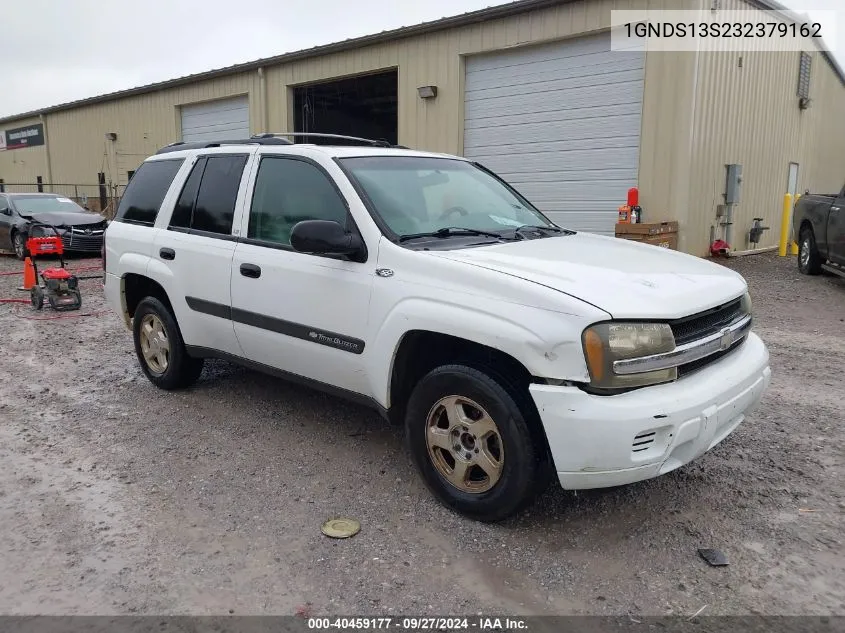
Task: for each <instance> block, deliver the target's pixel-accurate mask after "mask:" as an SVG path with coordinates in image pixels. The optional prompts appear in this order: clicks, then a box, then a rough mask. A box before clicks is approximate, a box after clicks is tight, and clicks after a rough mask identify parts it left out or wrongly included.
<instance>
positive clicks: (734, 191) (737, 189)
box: [725, 165, 742, 204]
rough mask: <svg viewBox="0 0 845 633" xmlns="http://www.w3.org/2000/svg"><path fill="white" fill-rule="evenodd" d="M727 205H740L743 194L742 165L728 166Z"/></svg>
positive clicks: (726, 183)
mask: <svg viewBox="0 0 845 633" xmlns="http://www.w3.org/2000/svg"><path fill="white" fill-rule="evenodd" d="M726 168H727V181H726V182H725V204H739V198H740V194H741V193H742V165H726Z"/></svg>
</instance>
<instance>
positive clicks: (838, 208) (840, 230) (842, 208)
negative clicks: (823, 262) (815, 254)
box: [827, 188, 845, 266]
mask: <svg viewBox="0 0 845 633" xmlns="http://www.w3.org/2000/svg"><path fill="white" fill-rule="evenodd" d="M827 253H828V254H827V257H828V259H829V260H830V261H832V262H834V263H836V264H839V265H840V266H845V188H843V190H842V192H841V193H840V195H839V197H838V198H837V199H836V200H834V202H833V204H832V205H831V206H830V215H828V218H827Z"/></svg>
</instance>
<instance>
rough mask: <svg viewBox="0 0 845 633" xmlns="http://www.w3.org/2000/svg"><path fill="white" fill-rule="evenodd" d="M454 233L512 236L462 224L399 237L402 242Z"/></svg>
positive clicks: (502, 237) (496, 236) (498, 236)
mask: <svg viewBox="0 0 845 633" xmlns="http://www.w3.org/2000/svg"><path fill="white" fill-rule="evenodd" d="M453 235H483V236H485V237H495V238H496V239H497V240H509V239H512V238H508V237H505V236H504V235H502V234H501V233H493V232H492V231H480V230H478V229H468V228H465V227H462V226H446V227H443V228H442V229H437V230H436V231H430V232H428V233H411V234H410V235H402V236H400V237H399V241H400V242H406V241H408V240H413V239H417V238H420V237H452V236H453Z"/></svg>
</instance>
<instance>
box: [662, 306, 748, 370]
mask: <svg viewBox="0 0 845 633" xmlns="http://www.w3.org/2000/svg"><path fill="white" fill-rule="evenodd" d="M741 315H742V301H741V300H740V299H737V300H736V301H731V302H730V303H726V304H724V305H721V306H717V307H715V308H712V309H710V310H707V311H706V312H699V313H698V314H694V315H692V316H688V317H684V318H683V319H677V320H675V321H672V322H670V323H669V325H670V327H671V328H672V334H674V335H675V345H683V344H685V343H689V342H691V341H696V340H698V339H701V338H704V337H706V336H710V335H711V334H715V333H716V332H718V331H720V330H721V329H722V328H724V327H726V326H728V325H730V324H731V323H733V322H734V321H735V320H736V319H738V318H739V317H740V316H741ZM709 358H713V357H712V356H711V357H709Z"/></svg>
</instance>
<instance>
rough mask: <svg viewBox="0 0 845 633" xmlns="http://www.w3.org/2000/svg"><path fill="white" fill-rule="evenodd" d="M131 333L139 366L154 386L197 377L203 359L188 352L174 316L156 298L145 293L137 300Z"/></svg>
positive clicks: (171, 385)
mask: <svg viewBox="0 0 845 633" xmlns="http://www.w3.org/2000/svg"><path fill="white" fill-rule="evenodd" d="M132 334H133V338H134V340H135V353H136V354H137V356H138V362H139V363H140V364H141V369H142V370H143V372H144V375H145V376H146V377H147V378H148V379H149V381H150V382H151V383H153V384H154V385H155V386H156V387H158V388H160V389H166V390H171V389H182V388H184V387H189V386H190V385H192V384H194V383H195V382H196V381H197V379H198V378H199V377H200V374H201V373H202V367H203V359H201V358H192V357H191V356H189V355H188V352H187V351H186V350H185V342H184V341H183V340H182V333H181V332H180V331H179V326H178V325H177V324H176V319H175V318H174V317H173V314H171V312H170V310H169V309H168V308H167V306H165V305H164V303H162V302H161V301H160V300H159V299H156V298H155V297H146V298H145V299H143V300H142V301H141V302H140V303H139V304H138V307H137V308H136V309H135V315H134V316H133V320H132Z"/></svg>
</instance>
